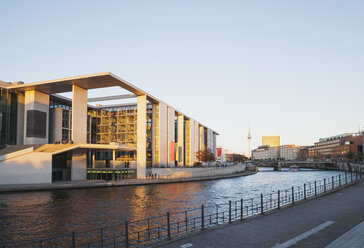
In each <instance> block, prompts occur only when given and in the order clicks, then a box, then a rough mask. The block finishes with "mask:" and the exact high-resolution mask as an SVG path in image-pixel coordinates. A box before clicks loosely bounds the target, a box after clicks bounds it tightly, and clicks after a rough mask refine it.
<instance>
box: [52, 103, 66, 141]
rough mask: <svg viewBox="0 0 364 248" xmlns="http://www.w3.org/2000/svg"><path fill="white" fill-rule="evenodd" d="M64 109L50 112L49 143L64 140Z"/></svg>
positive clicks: (55, 109)
mask: <svg viewBox="0 0 364 248" xmlns="http://www.w3.org/2000/svg"><path fill="white" fill-rule="evenodd" d="M62 111H63V109H62V108H54V109H50V111H49V143H54V142H55V141H61V140H62V114H63V113H62Z"/></svg>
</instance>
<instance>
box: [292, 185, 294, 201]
mask: <svg viewBox="0 0 364 248" xmlns="http://www.w3.org/2000/svg"><path fill="white" fill-rule="evenodd" d="M292 203H294V187H293V186H292Z"/></svg>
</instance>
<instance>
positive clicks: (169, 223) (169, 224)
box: [167, 212, 171, 239]
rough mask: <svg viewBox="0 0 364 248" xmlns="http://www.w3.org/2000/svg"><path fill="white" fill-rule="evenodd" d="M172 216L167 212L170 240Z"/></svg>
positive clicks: (169, 236)
mask: <svg viewBox="0 0 364 248" xmlns="http://www.w3.org/2000/svg"><path fill="white" fill-rule="evenodd" d="M170 221H171V220H170V216H169V212H167V232H168V238H169V239H170V238H171V222H170Z"/></svg>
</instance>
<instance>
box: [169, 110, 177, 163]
mask: <svg viewBox="0 0 364 248" xmlns="http://www.w3.org/2000/svg"><path fill="white" fill-rule="evenodd" d="M167 112H168V128H167V130H168V137H167V140H168V165H169V166H172V167H174V165H175V164H174V161H175V158H176V157H175V155H176V154H175V153H174V150H173V149H172V147H171V143H174V142H175V139H174V136H175V123H174V119H175V116H176V114H175V112H176V111H175V109H174V108H172V107H169V106H168V111H167ZM171 155H172V156H171Z"/></svg>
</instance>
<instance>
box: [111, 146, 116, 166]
mask: <svg viewBox="0 0 364 248" xmlns="http://www.w3.org/2000/svg"><path fill="white" fill-rule="evenodd" d="M115 167H116V166H115V150H112V168H113V169H114V170H115Z"/></svg>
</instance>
